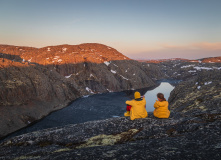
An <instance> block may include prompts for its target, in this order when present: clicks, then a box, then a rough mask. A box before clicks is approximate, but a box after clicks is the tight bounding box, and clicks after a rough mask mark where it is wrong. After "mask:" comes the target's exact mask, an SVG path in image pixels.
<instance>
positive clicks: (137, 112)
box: [126, 98, 148, 120]
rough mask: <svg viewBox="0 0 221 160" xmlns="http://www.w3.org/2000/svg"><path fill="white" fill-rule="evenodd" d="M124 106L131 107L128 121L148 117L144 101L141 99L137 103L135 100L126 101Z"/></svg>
mask: <svg viewBox="0 0 221 160" xmlns="http://www.w3.org/2000/svg"><path fill="white" fill-rule="evenodd" d="M126 104H128V105H130V106H131V110H130V119H131V120H134V119H137V118H146V117H147V116H148V114H147V111H146V108H145V106H146V100H145V98H143V99H142V100H140V101H137V100H135V99H133V100H131V101H126Z"/></svg>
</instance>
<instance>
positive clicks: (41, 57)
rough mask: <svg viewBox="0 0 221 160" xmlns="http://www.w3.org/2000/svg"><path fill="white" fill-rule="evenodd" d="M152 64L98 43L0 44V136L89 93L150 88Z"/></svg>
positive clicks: (156, 73) (156, 72) (153, 72)
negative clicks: (37, 45)
mask: <svg viewBox="0 0 221 160" xmlns="http://www.w3.org/2000/svg"><path fill="white" fill-rule="evenodd" d="M162 76H163V73H162V72H161V71H160V69H159V68H158V67H157V66H154V65H147V64H146V65H143V64H141V63H139V62H137V61H133V60H130V59H129V58H127V57H125V56H124V55H123V54H121V53H119V52H118V51H117V50H115V49H113V48H111V47H108V46H105V45H101V44H81V45H73V46H71V45H61V46H50V47H45V48H32V47H19V46H9V45H0V79H1V81H0V87H1V91H0V116H1V122H0V137H3V136H5V135H7V134H8V133H11V132H13V131H16V130H18V129H20V128H22V127H24V126H27V125H29V124H31V123H32V122H35V121H36V120H38V119H40V118H42V117H44V116H45V115H47V114H48V113H50V112H51V111H54V110H57V109H60V108H62V107H65V106H66V105H67V104H68V103H70V102H71V101H73V100H74V99H76V98H78V97H80V96H83V95H89V94H94V93H103V92H110V91H123V90H131V89H139V88H145V87H152V86H156V83H155V79H160V78H161V77H162Z"/></svg>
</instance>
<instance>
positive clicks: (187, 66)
mask: <svg viewBox="0 0 221 160" xmlns="http://www.w3.org/2000/svg"><path fill="white" fill-rule="evenodd" d="M193 66H195V65H193V64H191V65H186V66H182V67H180V68H189V67H193Z"/></svg>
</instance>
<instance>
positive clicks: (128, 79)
mask: <svg viewBox="0 0 221 160" xmlns="http://www.w3.org/2000/svg"><path fill="white" fill-rule="evenodd" d="M120 76H121V77H122V78H123V79H126V80H127V81H128V80H129V79H127V78H125V77H124V76H122V75H120Z"/></svg>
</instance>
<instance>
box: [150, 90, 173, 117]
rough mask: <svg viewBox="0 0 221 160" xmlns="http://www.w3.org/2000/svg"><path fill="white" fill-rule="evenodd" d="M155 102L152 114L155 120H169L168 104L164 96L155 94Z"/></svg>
mask: <svg viewBox="0 0 221 160" xmlns="http://www.w3.org/2000/svg"><path fill="white" fill-rule="evenodd" d="M157 99H158V101H157V100H156V102H155V103H154V108H155V110H154V112H153V115H154V116H155V117H157V118H169V116H170V111H169V110H168V105H169V103H168V102H167V101H166V99H165V98H164V95H163V94H162V93H158V94H157Z"/></svg>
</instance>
